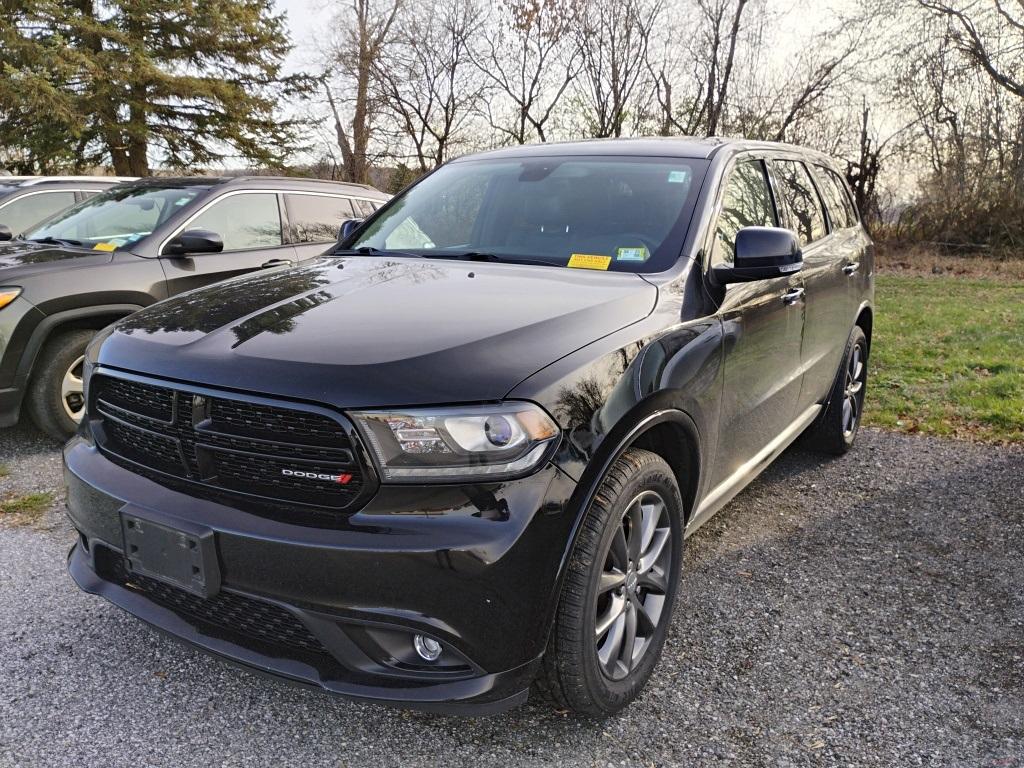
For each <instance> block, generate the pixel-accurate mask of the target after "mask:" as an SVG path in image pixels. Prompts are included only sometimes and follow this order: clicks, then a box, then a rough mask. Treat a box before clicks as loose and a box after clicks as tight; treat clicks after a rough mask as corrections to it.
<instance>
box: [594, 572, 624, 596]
mask: <svg viewBox="0 0 1024 768" xmlns="http://www.w3.org/2000/svg"><path fill="white" fill-rule="evenodd" d="M625 583H626V574H624V573H623V572H622V571H620V570H619V569H618V568H613V570H611V571H605V572H604V573H602V574H601V582H600V584H598V587H597V593H598V594H599V595H603V594H604V593H605V592H611V591H612V590H613V589H616V588H618V587H621V586H622V585H623V584H625Z"/></svg>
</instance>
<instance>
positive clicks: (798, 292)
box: [782, 288, 804, 307]
mask: <svg viewBox="0 0 1024 768" xmlns="http://www.w3.org/2000/svg"><path fill="white" fill-rule="evenodd" d="M803 297H804V289H803V288H790V289H789V290H788V291H786V292H785V293H784V294H782V303H783V304H785V305H786V306H787V307H791V306H793V305H794V304H796V303H797V302H798V301H800V299H802V298H803Z"/></svg>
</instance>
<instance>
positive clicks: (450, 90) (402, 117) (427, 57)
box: [373, 0, 484, 173]
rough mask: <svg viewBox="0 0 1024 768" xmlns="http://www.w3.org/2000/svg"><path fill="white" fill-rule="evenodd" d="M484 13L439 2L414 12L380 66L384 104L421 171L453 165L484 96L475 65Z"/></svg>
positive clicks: (461, 3)
mask: <svg viewBox="0 0 1024 768" xmlns="http://www.w3.org/2000/svg"><path fill="white" fill-rule="evenodd" d="M482 18H483V17H482V13H481V11H480V8H479V6H477V5H476V3H475V2H474V0H435V2H429V3H424V4H422V5H418V6H415V7H412V8H410V9H409V10H408V11H407V12H406V13H404V14H403V15H402V17H401V19H400V25H399V27H400V28H399V31H398V34H397V38H396V41H395V43H394V44H393V45H389V46H388V48H387V51H386V52H385V55H382V56H380V57H378V59H377V60H376V61H375V62H374V66H373V71H374V80H375V83H376V88H377V92H378V94H379V98H380V99H381V103H382V105H383V106H384V108H385V109H386V110H387V112H388V115H389V117H390V118H391V119H393V120H394V121H395V122H396V126H397V127H396V131H395V132H396V136H397V138H398V139H399V140H400V141H403V142H405V143H407V144H408V145H409V147H410V149H411V153H410V157H411V158H413V159H414V162H415V163H416V165H417V166H418V168H419V170H420V172H424V173H425V172H426V171H428V170H430V169H432V168H436V167H437V166H439V165H441V164H442V163H444V162H445V161H446V160H448V159H449V158H450V157H451V156H452V153H453V151H454V149H455V147H456V146H457V145H458V144H459V142H460V141H463V140H465V138H466V137H464V136H463V135H462V132H463V129H464V128H465V127H466V126H467V124H468V123H469V122H470V120H471V117H472V115H473V113H474V110H476V109H477V107H478V105H479V102H480V100H481V98H482V97H483V92H484V88H483V81H482V78H481V74H480V72H479V69H478V68H477V67H476V66H475V65H474V64H473V59H474V53H473V50H472V48H473V46H475V45H477V44H478V43H479V39H478V33H479V31H480V29H481V24H482Z"/></svg>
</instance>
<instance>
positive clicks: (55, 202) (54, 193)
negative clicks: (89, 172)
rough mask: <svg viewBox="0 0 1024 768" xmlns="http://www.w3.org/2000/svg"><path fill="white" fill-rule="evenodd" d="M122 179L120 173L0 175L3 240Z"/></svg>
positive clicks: (0, 223)
mask: <svg viewBox="0 0 1024 768" xmlns="http://www.w3.org/2000/svg"><path fill="white" fill-rule="evenodd" d="M122 181H131V179H127V178H124V177H119V176H0V241H4V240H10V239H11V238H13V237H17V236H18V235H20V234H22V233H23V232H25V231H27V230H29V229H31V228H32V227H34V226H35V225H36V224H39V223H41V222H43V221H46V219H48V218H50V217H51V216H53V215H55V214H58V213H60V212H61V211H63V210H64V209H66V208H70V207H71V206H72V205H74V204H75V203H80V202H82V201H83V200H88V199H89V198H90V197H92V196H93V195H95V194H97V193H99V192H102V191H103V190H105V189H109V188H110V187H112V186H113V185H114V184H117V183H119V182H122Z"/></svg>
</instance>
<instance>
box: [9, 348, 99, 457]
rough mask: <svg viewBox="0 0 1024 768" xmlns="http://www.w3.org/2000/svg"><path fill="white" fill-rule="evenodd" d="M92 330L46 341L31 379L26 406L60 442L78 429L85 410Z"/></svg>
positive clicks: (42, 427)
mask: <svg viewBox="0 0 1024 768" xmlns="http://www.w3.org/2000/svg"><path fill="white" fill-rule="evenodd" d="M95 335H96V331H93V330H85V329H80V330H74V331H66V332H64V333H61V334H58V335H57V336H55V337H54V338H52V339H50V341H49V342H47V344H46V346H45V347H43V351H42V353H41V354H40V356H39V361H38V362H37V363H36V366H35V371H34V372H33V374H32V378H31V380H30V381H29V387H28V400H27V402H26V404H25V405H26V408H27V410H28V414H29V416H30V417H31V418H32V421H33V422H35V424H36V426H37V427H39V428H40V429H41V430H43V432H45V433H46V434H48V435H50V437H52V438H54V439H55V440H60V441H61V442H63V441H65V440H67V439H68V438H69V437H71V435H73V434H74V433H75V430H76V429H77V428H78V424H79V422H81V420H82V416H83V415H84V413H85V393H84V391H83V384H82V366H83V365H84V363H85V348H86V346H87V345H88V344H89V341H90V340H91V339H92V337H93V336H95Z"/></svg>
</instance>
